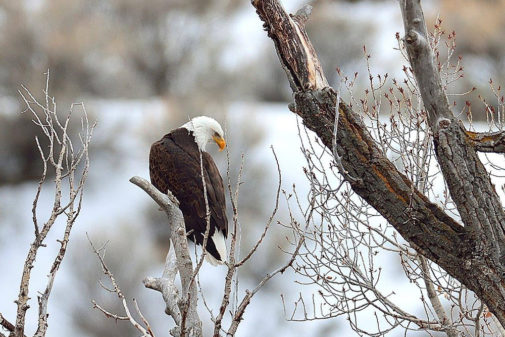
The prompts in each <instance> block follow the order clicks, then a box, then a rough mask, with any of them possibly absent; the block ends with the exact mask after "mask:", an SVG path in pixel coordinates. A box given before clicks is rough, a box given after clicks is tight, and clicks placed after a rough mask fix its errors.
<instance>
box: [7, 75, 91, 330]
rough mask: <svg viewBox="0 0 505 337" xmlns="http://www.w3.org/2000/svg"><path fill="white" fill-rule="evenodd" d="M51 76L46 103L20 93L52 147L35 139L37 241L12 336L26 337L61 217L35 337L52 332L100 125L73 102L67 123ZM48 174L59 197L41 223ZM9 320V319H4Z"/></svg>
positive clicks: (40, 299)
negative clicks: (55, 297)
mask: <svg viewBox="0 0 505 337" xmlns="http://www.w3.org/2000/svg"><path fill="white" fill-rule="evenodd" d="M48 90H49V72H47V80H46V88H45V91H44V94H45V104H43V103H40V102H39V101H38V100H37V99H36V98H35V97H34V96H33V95H32V94H31V93H30V91H29V90H28V89H27V88H25V87H22V90H21V91H19V94H20V95H21V98H22V99H23V101H24V103H25V104H26V110H25V112H26V113H29V114H31V115H32V117H33V122H34V123H35V124H36V125H37V126H39V127H40V128H41V130H42V132H43V134H44V136H45V137H46V138H47V141H48V143H49V146H48V148H47V149H43V148H42V147H41V145H40V142H39V139H38V138H35V141H36V144H37V147H38V149H39V152H40V156H41V159H42V163H43V171H42V175H41V179H40V181H39V184H38V188H37V191H36V193H35V198H34V201H33V206H32V219H33V224H34V229H35V235H34V240H33V242H32V243H31V245H30V248H29V250H28V254H27V256H26V260H25V263H24V268H23V273H22V276H21V282H20V287H19V294H18V299H17V300H16V304H17V314H16V323H15V328H14V330H13V331H11V333H10V336H11V337H21V336H24V335H25V331H24V330H25V323H26V312H27V310H28V309H29V308H30V305H29V300H30V293H29V286H30V279H31V271H32V269H33V267H34V265H35V260H36V257H37V253H38V251H39V248H40V247H45V246H46V244H47V243H46V238H47V236H48V234H49V232H50V231H51V230H53V225H54V224H55V222H56V221H57V219H58V218H60V217H65V218H66V225H65V229H64V232H63V234H62V235H61V237H60V239H59V240H57V241H58V243H59V244H60V249H59V251H58V253H57V255H56V257H55V258H54V260H53V263H52V265H51V268H50V269H49V271H48V281H47V284H46V287H45V289H44V291H42V292H41V293H40V295H39V296H38V304H39V305H38V307H39V313H38V326H37V331H36V332H35V336H37V337H43V336H45V335H46V332H47V326H48V323H47V320H48V317H49V314H48V311H47V306H48V302H49V297H50V294H51V291H52V288H53V284H54V279H55V277H56V273H57V272H58V270H59V268H60V266H61V263H62V261H63V258H64V257H65V254H66V251H67V245H68V242H69V239H70V233H71V230H72V227H73V225H74V224H75V222H76V220H77V217H78V216H79V214H80V211H81V207H82V198H83V191H84V185H85V182H86V178H87V176H88V170H89V164H90V161H89V155H88V153H89V152H88V150H89V144H90V142H91V137H92V134H93V129H94V126H95V125H94V124H93V125H92V124H90V122H89V121H88V117H87V114H86V110H85V109H84V106H83V105H82V104H73V105H72V107H71V108H70V111H69V113H68V114H67V115H66V117H65V119H64V120H60V119H59V118H60V117H59V116H58V114H57V111H56V103H55V100H54V98H53V97H50V96H49V92H48ZM76 106H81V107H82V111H83V114H82V117H81V131H80V133H79V134H78V139H79V141H80V146H78V145H77V144H73V141H72V138H73V137H72V135H71V134H70V124H71V123H70V121H71V119H72V117H73V114H75V113H76V112H75V111H74V110H75V107H76ZM48 170H52V171H54V175H55V178H54V197H53V204H52V209H51V213H50V215H49V217H48V218H47V220H45V222H42V221H40V217H39V216H38V214H37V208H38V206H39V198H40V196H41V192H42V190H43V189H44V188H47V185H48V184H49V183H48V181H47V178H48ZM2 320H3V318H2Z"/></svg>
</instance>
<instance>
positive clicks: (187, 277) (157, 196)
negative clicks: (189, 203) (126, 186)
mask: <svg viewBox="0 0 505 337" xmlns="http://www.w3.org/2000/svg"><path fill="white" fill-rule="evenodd" d="M130 182H132V183H133V184H135V185H137V186H138V187H140V188H142V189H143V190H144V191H145V192H146V193H147V194H149V196H150V197H151V198H152V199H153V200H154V201H156V203H157V204H158V205H159V206H160V207H161V209H162V210H163V211H164V212H165V213H166V214H167V217H168V219H169V226H170V240H171V242H172V243H173V246H174V247H173V248H174V251H175V256H176V262H177V265H176V266H173V264H171V263H169V262H170V261H168V260H167V263H168V264H166V265H165V269H166V270H165V272H164V274H167V273H168V272H170V270H171V271H176V270H178V271H179V275H180V277H181V284H182V291H181V297H180V298H179V299H178V300H177V304H178V309H176V308H175V306H174V303H173V300H175V297H174V293H173V286H174V284H173V283H172V284H170V280H171V278H170V277H162V278H158V279H149V278H148V279H146V280H144V285H145V286H146V287H148V288H151V289H154V290H157V291H160V292H161V293H162V295H163V299H164V300H165V303H166V305H167V309H166V312H167V314H171V316H172V317H173V318H174V321H175V322H176V324H181V325H178V326H176V328H175V330H172V333H173V335H174V336H186V335H189V336H201V335H202V322H201V320H200V318H199V316H198V312H197V300H198V294H197V289H196V282H195V281H194V278H193V263H192V261H191V256H190V253H189V249H188V240H187V238H186V228H185V225H184V217H183V215H182V212H181V210H180V209H179V206H178V205H179V202H178V201H177V199H176V198H175V197H174V196H173V195H172V193H171V192H170V191H168V193H167V194H164V193H161V192H160V191H158V189H156V187H154V186H153V185H151V184H150V183H149V182H148V181H147V180H145V179H143V178H140V177H133V178H131V179H130ZM172 262H173V260H172ZM172 280H173V279H172ZM188 304H189V305H188ZM172 314H173V315H172ZM184 316H186V322H185V324H183V318H182V317H184ZM181 326H182V329H180V330H179V329H177V328H178V327H179V328H181Z"/></svg>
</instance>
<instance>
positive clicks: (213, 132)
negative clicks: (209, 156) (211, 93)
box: [182, 116, 226, 151]
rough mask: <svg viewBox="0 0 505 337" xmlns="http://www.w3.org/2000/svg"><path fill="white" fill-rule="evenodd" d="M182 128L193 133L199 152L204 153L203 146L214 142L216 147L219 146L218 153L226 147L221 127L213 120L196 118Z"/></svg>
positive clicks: (203, 117)
mask: <svg viewBox="0 0 505 337" xmlns="http://www.w3.org/2000/svg"><path fill="white" fill-rule="evenodd" d="M182 127H183V128H185V129H187V130H188V131H192V132H193V135H194V136H195V140H196V144H197V145H198V148H199V149H200V151H205V146H206V145H207V143H209V142H210V141H214V142H216V144H217V146H219V151H222V150H223V149H224V148H225V146H226V142H225V140H224V132H223V128H221V125H219V123H218V122H217V121H216V120H215V119H213V118H210V117H207V116H198V117H195V118H193V119H192V120H190V121H189V122H187V123H186V124H184V125H183V126H182Z"/></svg>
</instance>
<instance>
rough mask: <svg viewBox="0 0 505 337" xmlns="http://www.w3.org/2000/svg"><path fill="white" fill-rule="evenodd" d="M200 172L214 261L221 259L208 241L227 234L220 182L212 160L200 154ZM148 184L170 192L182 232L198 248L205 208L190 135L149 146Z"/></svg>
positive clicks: (180, 131)
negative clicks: (181, 221)
mask: <svg viewBox="0 0 505 337" xmlns="http://www.w3.org/2000/svg"><path fill="white" fill-rule="evenodd" d="M202 160H203V172H204V177H205V186H206V189H207V199H208V204H209V210H210V231H209V236H208V240H207V247H206V250H207V252H208V253H209V254H210V255H212V256H213V257H214V258H216V259H217V260H218V261H224V260H225V259H226V257H225V256H223V257H221V256H220V254H219V252H218V250H217V249H216V246H215V244H214V241H213V240H212V237H213V235H214V233H215V232H216V231H220V232H221V233H222V234H223V236H224V238H226V236H227V232H228V220H227V218H226V202H225V196H224V187H223V179H222V178H221V175H220V174H219V171H218V169H217V167H216V164H215V163H214V160H213V159H212V157H211V156H210V154H208V153H207V152H205V151H202ZM149 173H150V176H151V183H152V184H153V185H154V186H155V187H156V188H157V189H158V190H160V191H161V192H163V193H166V192H167V190H170V191H171V192H172V193H173V194H174V195H175V197H176V198H177V199H178V200H179V203H180V205H179V207H180V209H181V211H182V214H183V215H184V221H185V224H186V231H187V232H188V233H190V235H189V237H190V239H191V240H193V241H195V242H196V243H197V244H199V245H202V244H203V239H204V235H205V231H206V226H207V222H206V217H205V213H206V207H205V198H204V189H203V184H202V176H201V167H200V152H199V150H198V146H197V144H196V142H195V138H194V136H193V132H192V131H188V130H187V129H185V128H179V129H175V130H173V131H172V132H170V133H169V134H166V135H165V136H164V137H163V138H162V139H160V140H159V141H157V142H155V143H154V144H153V145H152V146H151V151H150V154H149Z"/></svg>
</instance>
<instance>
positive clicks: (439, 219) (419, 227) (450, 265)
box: [252, 0, 505, 326]
mask: <svg viewBox="0 0 505 337" xmlns="http://www.w3.org/2000/svg"><path fill="white" fill-rule="evenodd" d="M418 2H419V1H417V3H418ZM252 5H253V6H254V7H255V8H256V12H257V14H258V15H259V17H260V19H261V20H262V21H263V22H264V28H265V30H266V31H267V33H268V36H269V37H270V38H271V39H272V40H273V42H274V45H275V48H276V51H277V54H278V56H279V61H280V63H281V65H282V67H283V69H284V70H285V71H286V74H287V77H288V80H289V83H290V86H291V89H292V91H293V93H294V97H295V104H294V105H291V106H290V109H291V110H292V111H294V112H295V113H296V114H298V115H299V116H300V117H301V118H302V120H303V123H304V125H305V126H306V127H307V128H309V129H310V130H312V131H314V132H315V133H316V134H317V135H318V137H319V138H320V139H321V141H322V142H323V144H324V145H325V146H326V147H328V148H329V149H332V141H333V137H334V133H333V127H334V125H333V123H334V121H335V110H336V109H335V107H336V106H337V102H336V101H337V95H336V93H335V91H334V90H333V89H332V88H330V87H329V86H328V82H327V80H326V78H325V76H324V73H323V71H322V68H321V66H320V63H319V60H318V57H317V55H316V53H315V50H314V48H313V47H312V44H311V42H310V40H309V39H308V36H307V34H306V32H305V29H304V23H305V21H306V16H307V14H308V12H309V11H308V7H305V9H302V10H300V11H298V13H297V15H288V14H287V13H286V11H285V10H284V8H283V7H282V5H281V4H280V3H279V2H278V0H253V1H252ZM421 14H422V12H421ZM423 20H424V19H423ZM415 23H416V25H419V24H420V22H419V21H418V20H415ZM422 24H424V21H422ZM412 41H414V40H412ZM407 42H408V41H407ZM427 83H437V78H435V79H434V82H433V81H431V82H430V81H428V82H427ZM423 98H424V96H423ZM435 98H436V99H437V100H439V102H442V103H443V99H444V97H443V96H440V95H438V96H436V97H435ZM425 104H426V102H425ZM338 113H339V119H338V127H337V135H336V137H337V153H338V155H339V156H341V161H342V165H343V168H344V169H345V170H346V171H347V172H346V173H348V174H349V175H351V176H353V177H356V178H358V179H356V181H349V179H347V180H348V181H349V183H350V185H351V187H352V189H353V190H354V192H356V193H357V194H358V195H360V196H361V197H362V198H363V199H364V200H366V201H367V202H368V203H369V204H370V205H371V206H372V207H374V208H375V209H376V210H377V211H378V212H379V213H380V214H381V215H382V216H384V217H385V218H386V219H387V220H388V221H389V222H390V223H391V224H392V225H393V226H394V227H395V229H396V230H397V231H398V232H399V233H400V234H401V235H402V236H403V237H404V238H405V239H406V240H407V241H408V242H409V243H411V244H412V245H413V246H414V247H415V248H416V249H417V250H419V252H420V253H422V254H423V255H424V256H426V257H427V258H429V259H430V260H432V261H434V262H436V263H437V264H439V265H440V266H441V267H443V268H444V269H445V270H446V271H447V272H448V273H449V274H450V275H451V276H453V277H454V278H456V279H457V280H459V281H460V282H461V283H462V284H464V285H465V286H467V287H468V288H469V289H471V290H473V291H474V292H475V293H476V294H477V296H479V298H480V299H481V300H482V301H483V302H484V303H485V304H486V305H487V306H488V308H489V309H490V311H491V312H493V313H494V314H495V315H496V317H497V318H498V320H499V321H500V323H501V324H502V326H505V277H504V276H505V271H504V269H503V266H502V265H501V264H500V263H499V260H497V259H496V257H497V255H496V254H495V255H493V256H491V255H489V254H483V253H485V252H488V250H487V247H488V243H489V241H488V240H486V239H485V238H483V237H482V235H476V232H475V231H472V230H468V228H469V227H470V226H468V225H467V224H466V223H465V225H467V227H463V226H462V225H460V224H458V223H457V222H456V221H455V220H453V219H452V218H451V217H450V216H448V215H447V214H446V213H445V212H444V211H443V210H442V209H440V208H439V207H438V206H437V205H435V204H433V203H431V202H430V201H429V199H428V198H427V197H426V196H425V195H423V194H422V193H421V192H419V191H418V190H417V189H416V188H415V187H414V186H413V185H412V182H411V181H409V180H408V178H407V177H406V176H405V175H403V174H402V173H401V172H399V171H398V170H397V169H396V167H395V166H394V165H393V164H392V163H391V162H390V161H389V160H388V159H387V158H386V157H385V156H384V154H383V153H382V152H381V150H380V149H379V148H378V147H377V145H376V144H375V142H374V140H373V138H372V137H371V136H370V134H369V132H368V131H367V129H366V127H365V126H364V124H363V123H362V122H361V119H360V116H358V115H357V114H356V113H355V112H353V111H352V109H351V107H350V106H348V105H347V104H345V103H344V102H342V101H340V102H338ZM435 116H438V117H442V121H444V120H447V119H445V118H446V117H447V116H449V115H448V112H447V111H445V110H442V111H441V112H439V113H438V115H437V114H436V113H432V114H431V116H430V126H432V127H436V128H438V127H439V126H440V125H439V124H438V122H439V120H438V119H437V118H435ZM434 121H435V122H436V123H435V122H434ZM441 130H442V132H441V135H450V134H451V132H453V131H454V130H452V129H451V131H449V130H447V131H445V130H446V128H445V126H444V124H443V123H442V127H441ZM462 131H463V130H462ZM461 134H462V137H463V136H465V137H466V138H468V136H466V134H465V133H464V132H463V133H461ZM444 137H448V136H443V137H442V138H443V139H446V138H444ZM437 147H438V146H437ZM469 147H471V146H469ZM448 150H449V149H448ZM472 151H473V152H474V153H475V151H474V150H473V148H472ZM439 157H440V156H439ZM472 158H473V157H472ZM477 159H478V158H477ZM478 163H480V161H479V162H478ZM477 165H478V164H477ZM480 165H482V164H480ZM479 170H480V169H479ZM479 172H480V171H479ZM445 175H446V174H444V176H445ZM344 177H345V175H344ZM454 178H457V179H461V176H459V177H453V179H454ZM485 178H487V179H488V180H489V178H488V176H487V174H486V176H485ZM446 179H447V177H446ZM494 194H496V193H494ZM486 196H487V197H491V198H493V195H492V194H489V195H486ZM495 201H497V199H495ZM492 205H496V204H495V203H494V202H493V203H492ZM498 205H500V204H499V203H498ZM488 206H489V205H488ZM495 212H496V214H501V213H503V209H502V208H501V205H500V206H499V209H497V210H495ZM495 234H499V233H495ZM482 245H484V246H482ZM495 245H499V243H495ZM477 262H478V263H477Z"/></svg>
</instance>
